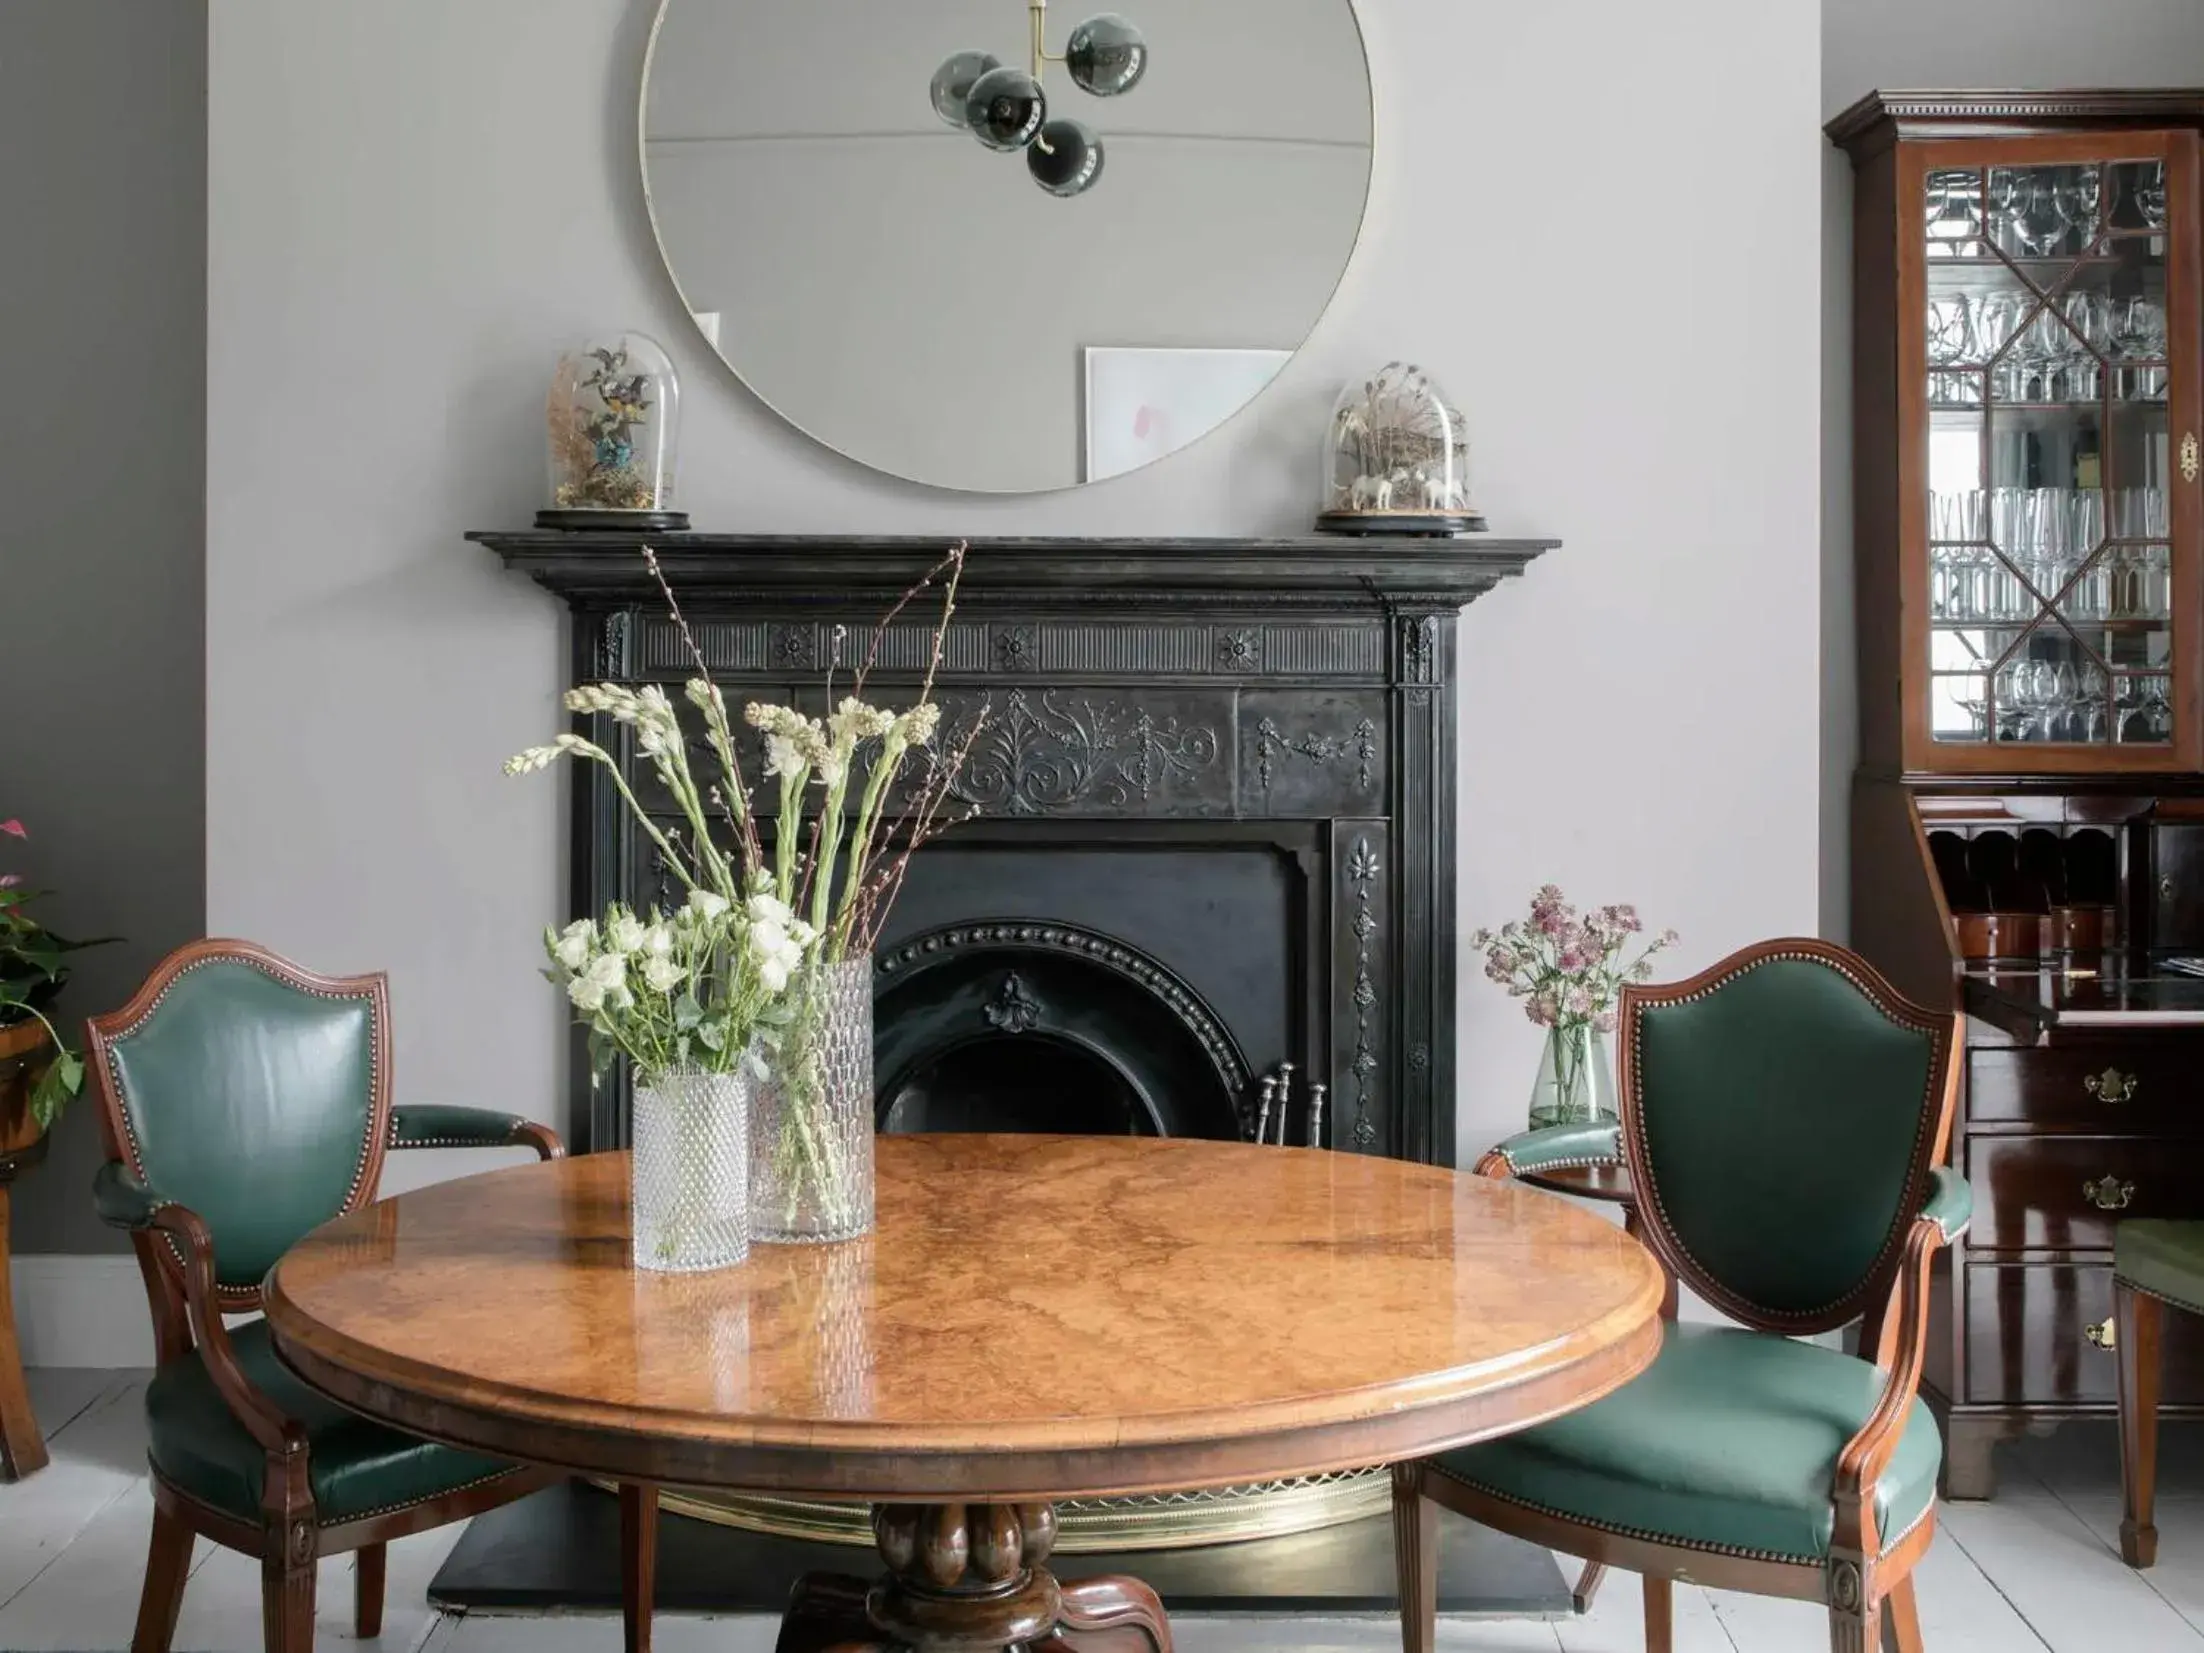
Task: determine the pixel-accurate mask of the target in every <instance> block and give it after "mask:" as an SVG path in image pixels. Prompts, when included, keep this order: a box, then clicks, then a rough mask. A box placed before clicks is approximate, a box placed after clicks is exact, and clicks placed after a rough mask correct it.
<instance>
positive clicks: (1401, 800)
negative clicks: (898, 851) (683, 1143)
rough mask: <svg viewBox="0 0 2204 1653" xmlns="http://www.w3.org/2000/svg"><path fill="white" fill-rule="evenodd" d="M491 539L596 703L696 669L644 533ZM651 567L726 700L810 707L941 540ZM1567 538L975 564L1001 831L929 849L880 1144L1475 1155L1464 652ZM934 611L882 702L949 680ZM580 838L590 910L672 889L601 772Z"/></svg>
mask: <svg viewBox="0 0 2204 1653" xmlns="http://www.w3.org/2000/svg"><path fill="white" fill-rule="evenodd" d="M468 537H469V538H470V539H474V540H477V541H480V542H482V543H483V544H486V545H488V546H489V547H490V548H491V549H493V550H494V551H496V552H497V553H498V554H499V555H500V556H501V557H503V558H504V560H505V562H506V564H507V565H508V566H509V567H512V568H514V569H517V570H520V571H522V572H524V573H526V574H528V575H529V576H530V577H532V578H533V579H535V580H536V581H537V582H538V583H540V584H542V585H543V586H545V587H547V588H548V589H550V590H551V591H553V592H555V593H557V594H558V595H559V596H560V597H561V598H563V599H564V601H565V603H566V605H567V607H568V609H569V610H570V612H571V615H572V629H571V646H570V676H571V678H572V680H573V681H576V682H579V681H582V680H585V679H586V680H599V679H609V680H612V681H618V682H626V683H636V684H640V683H645V682H662V683H669V684H675V683H678V682H680V681H682V680H683V679H685V678H686V677H687V676H689V675H691V672H690V667H689V663H688V660H687V658H686V656H685V653H684V651H683V649H682V647H681V644H680V641H679V639H678V637H677V636H676V634H675V632H674V628H673V627H672V625H671V624H670V623H669V622H668V621H667V619H666V617H665V614H664V605H663V603H662V601H661V599H660V596H659V594H658V591H657V589H656V587H655V586H654V585H653V584H652V582H651V580H650V577H649V574H648V571H647V570H646V569H645V567H644V566H643V562H642V559H641V556H640V555H639V547H640V545H641V543H642V542H641V541H639V540H637V539H634V538H630V537H625V536H622V535H618V534H577V533H542V532H523V533H497V532H484V533H476V534H472V535H470V536H468ZM649 543H650V544H651V545H653V546H654V547H655V548H656V549H657V551H658V554H659V558H660V561H661V564H662V565H663V567H664V569H665V571H666V575H667V578H668V580H669V582H670V583H671V584H672V585H673V587H674V589H675V591H676V593H677V594H678V596H679V597H680V600H681V603H682V606H683V609H684V612H685V613H686V614H687V616H688V618H689V620H690V622H691V625H692V629H693V630H694V632H695V634H696V636H697V639H698V642H699V644H700V646H701V648H702V650H703V652H704V654H705V656H706V658H707V660H708V662H709V665H710V668H711V671H712V674H713V676H714V677H715V679H717V680H718V681H719V682H720V683H721V684H722V685H723V687H724V688H725V689H726V690H727V692H728V694H729V696H730V698H732V699H735V700H737V701H740V700H743V699H751V698H758V697H761V696H765V697H773V698H799V699H808V700H811V701H816V700H817V699H818V698H819V695H820V688H821V682H822V678H823V675H824V672H825V670H826V667H827V666H828V664H829V661H830V657H831V655H832V652H833V650H834V648H835V643H834V636H835V628H836V627H837V626H846V627H847V628H848V641H847V642H846V643H844V644H843V645H842V650H843V652H842V662H841V664H842V670H843V672H845V673H846V671H847V668H848V666H849V664H850V663H851V661H852V660H853V659H854V658H858V657H860V656H859V655H858V653H857V651H858V650H860V649H861V648H862V646H863V641H864V639H865V638H866V637H867V636H868V635H869V634H870V632H871V629H872V627H873V625H874V624H875V622H876V621H877V619H878V618H879V616H880V615H881V614H882V613H883V612H885V611H886V610H887V608H888V607H889V606H890V605H891V604H892V603H893V602H894V601H895V599H896V598H897V597H898V596H900V595H901V594H902V593H903V591H904V590H905V589H906V588H907V587H909V586H910V585H911V584H912V583H913V582H914V581H915V580H916V579H917V578H918V577H919V576H920V575H921V574H923V573H924V572H925V570H926V569H927V568H929V567H931V566H932V565H933V564H934V563H935V562H936V561H937V560H938V559H939V558H940V556H941V555H942V553H943V551H944V550H945V548H946V545H947V541H945V540H943V539H938V538H895V539H859V538H847V537H821V538H783V537H764V536H726V535H710V534H669V535H661V536H653V537H652V538H651V540H650V542H649ZM1553 543H1554V542H1551V541H1529V540H1494V539H1489V538H1484V537H1478V538H1474V539H1466V540H1436V541H1434V540H1414V539H1382V538H1372V539H1361V540H1350V539H1337V538H1324V539H1290V540H1276V539H1273V540H1170V541H1159V540H1084V539H1082V540H1069V539H1063V540H974V541H972V542H971V549H970V556H969V559H968V562H967V565H966V570H965V576H964V582H963V590H962V594H961V598H960V602H959V607H958V612H957V618H956V621H955V623H954V625H953V626H952V628H951V630H950V633H949V636H948V639H947V646H946V655H945V662H944V670H943V673H942V675H941V678H940V682H939V694H940V698H941V700H942V702H943V708H944V712H945V715H946V718H947V720H948V722H949V723H950V725H951V726H952V727H954V726H955V725H956V724H957V723H958V722H959V721H960V720H965V719H969V718H970V717H971V716H972V715H973V714H974V713H975V711H976V710H978V709H979V708H980V707H982V706H983V705H984V706H985V708H986V710H987V724H986V727H985V730H984V732H983V733H982V734H981V736H980V737H979V740H978V743H977V744H976V746H975V747H974V750H973V754H972V758H971V761H970V763H969V765H968V766H967V768H966V771H965V773H964V776H963V778H962V780H961V781H960V782H959V796H960V797H961V798H962V799H963V800H964V801H965V802H966V803H968V804H970V805H972V806H975V807H976V808H977V809H978V811H979V814H978V815H977V817H976V818H975V819H973V820H971V821H970V822H968V823H966V824H964V825H962V826H959V827H957V828H956V829H955V831H954V832H953V833H951V834H950V835H948V836H947V837H944V838H942V839H940V840H937V841H936V842H935V843H933V844H931V845H929V846H928V847H927V848H926V849H925V850H924V851H923V852H922V853H921V854H920V855H919V857H918V858H917V860H916V861H915V862H914V864H913V872H912V877H911V881H910V884H909V887H908V888H907V890H906V893H905V895H904V898H903V900H902V901H901V902H900V903H899V905H898V907H897V910H896V914H895V920H894V924H893V926H892V928H891V929H890V931H889V934H888V936H887V937H886V938H885V941H884V944H883V948H882V951H881V954H880V956H879V958H878V960H877V971H878V976H877V993H876V1001H875V1004H876V1023H877V1048H878V1072H879V1078H880V1098H879V1107H880V1118H881V1124H882V1126H883V1128H888V1129H922V1128H942V1127H944V1126H953V1125H954V1126H964V1127H967V1128H970V1127H975V1126H976V1127H994V1128H1003V1127H1009V1126H1022V1127H1025V1128H1039V1129H1066V1130H1107V1131H1125V1130H1134V1131H1164V1132H1173V1133H1190V1134H1198V1135H1209V1136H1225V1135H1233V1134H1239V1135H1243V1136H1252V1135H1254V1134H1256V1133H1257V1131H1258V1130H1259V1129H1260V1130H1262V1131H1263V1133H1264V1134H1265V1135H1266V1136H1267V1138H1268V1139H1269V1140H1274V1141H1278V1140H1284V1141H1291V1142H1313V1143H1316V1144H1318V1145H1324V1146H1330V1147H1335V1148H1340V1149H1347V1150H1352V1151H1357V1152H1368V1153H1387V1154H1394V1155H1398V1156H1401V1157H1405V1158H1411V1159H1420V1160H1431V1161H1437V1162H1440V1163H1452V1162H1453V1160H1454V1156H1455V1143H1454V987H1455V957H1456V940H1455V924H1454V887H1455V856H1456V851H1457V842H1456V826H1455V769H1456V763H1455V749H1456V748H1455V722H1456V709H1455V692H1454V684H1455V670H1454V663H1455V658H1456V627H1457V621H1458V618H1459V615H1460V611H1461V609H1462V608H1463V607H1464V606H1465V605H1466V604H1467V603H1469V602H1470V601H1471V600H1472V599H1474V598H1475V597H1477V596H1478V595H1479V594H1480V593H1482V592H1484V591H1486V590H1489V589H1490V588H1491V587H1492V586H1493V585H1494V584H1495V583H1496V582H1497V581H1499V580H1500V579H1502V578H1504V577H1508V576H1511V575H1515V574H1519V573H1520V572H1522V570H1523V569H1524V567H1525V566H1526V564H1528V563H1529V561H1530V560H1531V559H1532V558H1533V557H1535V556H1537V555H1538V554H1539V553H1540V552H1542V551H1544V550H1547V549H1549V548H1550V547H1551V545H1552V544H1553ZM924 608H925V605H924V604H923V603H922V604H918V605H914V606H913V609H912V610H910V611H907V613H906V616H905V617H904V618H903V619H902V620H900V621H899V622H898V623H897V624H896V625H895V626H894V627H893V628H892V629H891V631H890V633H889V636H888V639H887V642H886V646H885V647H884V649H883V651H882V655H881V665H880V666H879V667H878V668H877V669H876V672H875V687H876V689H877V690H878V691H879V693H880V694H881V695H882V696H883V697H886V698H893V697H894V696H895V694H896V692H897V690H898V689H902V690H905V691H907V690H908V689H909V688H910V687H911V686H912V685H914V684H915V683H916V682H917V680H918V677H919V674H920V673H921V672H922V670H923V668H924V665H925V659H926V652H927V649H926V645H927V641H928V638H929V635H930V631H931V617H930V616H929V615H928V614H927V613H925V612H923V610H924ZM586 721H587V720H584V722H585V723H586ZM596 732H597V733H599V734H602V733H603V731H596ZM617 755H618V756H619V757H620V759H621V761H622V762H623V764H628V765H632V763H633V754H632V752H628V751H625V750H621V751H619V752H618V753H617ZM630 773H631V775H632V774H633V770H632V768H631V770H630ZM636 778H637V780H638V783H639V784H640V779H641V778H640V777H636ZM645 795H646V796H647V795H648V794H647V793H646V794H645ZM570 832H571V852H572V859H571V866H572V905H573V909H574V911H575V912H576V913H577V914H579V913H582V912H588V911H594V910H596V909H598V908H599V907H601V906H602V904H603V903H604V902H605V901H607V900H609V899H613V898H615V897H625V898H627V899H630V900H649V899H651V898H652V897H653V894H654V891H655V889H656V886H657V880H658V874H657V873H656V871H655V869H654V868H653V867H652V866H651V865H650V862H649V856H648V846H647V844H639V842H638V835H637V834H634V833H633V832H632V831H631V830H630V828H629V825H628V822H627V819H626V817H625V815H624V813H623V812H622V811H621V809H620V808H619V807H618V801H617V799H616V797H615V796H614V795H613V792H612V788H611V786H610V783H609V781H608V780H607V779H606V778H605V777H604V776H603V775H602V773H601V771H599V770H597V769H595V768H590V769H588V770H586V771H582V772H578V773H577V774H576V775H575V777H574V792H573V801H572V810H571V822H570ZM573 1072H574V1075H575V1077H574V1080H573V1090H572V1096H571V1112H570V1118H569V1120H568V1131H569V1135H570V1138H571V1139H572V1140H574V1141H575V1142H576V1144H577V1146H580V1147H609V1146H616V1145H618V1144H620V1143H623V1142H624V1141H625V1140H626V1137H627V1129H626V1110H625V1099H624V1096H623V1094H621V1093H620V1092H618V1091H616V1090H614V1089H611V1088H609V1087H608V1088H607V1089H605V1090H602V1091H599V1092H596V1093H594V1094H593V1093H592V1091H591V1089H590V1087H589V1084H588V1078H587V1068H586V1064H585V1063H582V1062H580V1061H577V1062H575V1063H574V1064H573Z"/></svg>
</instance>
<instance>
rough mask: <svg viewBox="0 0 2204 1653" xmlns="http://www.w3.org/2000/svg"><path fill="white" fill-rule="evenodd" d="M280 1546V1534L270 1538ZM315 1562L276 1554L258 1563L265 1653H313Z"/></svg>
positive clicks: (309, 1557) (264, 1557)
mask: <svg viewBox="0 0 2204 1653" xmlns="http://www.w3.org/2000/svg"><path fill="white" fill-rule="evenodd" d="M270 1539H271V1541H272V1542H277V1543H280V1542H281V1535H280V1533H275V1534H271V1535H270ZM314 1572H315V1558H314V1557H313V1555H312V1554H308V1555H307V1557H306V1558H305V1560H304V1561H303V1562H296V1561H293V1560H292V1559H291V1558H290V1557H288V1556H285V1555H281V1554H277V1555H265V1556H262V1557H261V1559H260V1622H261V1629H262V1634H263V1636H264V1638H265V1640H266V1647H267V1653H314Z"/></svg>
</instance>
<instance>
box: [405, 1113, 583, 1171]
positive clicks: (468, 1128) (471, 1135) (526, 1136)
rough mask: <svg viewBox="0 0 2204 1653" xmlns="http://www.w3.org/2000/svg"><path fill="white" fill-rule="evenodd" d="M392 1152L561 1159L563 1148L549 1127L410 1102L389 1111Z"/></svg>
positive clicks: (500, 1115)
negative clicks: (481, 1152) (529, 1152)
mask: <svg viewBox="0 0 2204 1653" xmlns="http://www.w3.org/2000/svg"><path fill="white" fill-rule="evenodd" d="M390 1145H391V1146H392V1147H393V1148H518V1147H523V1146H525V1147H530V1148H533V1149H535V1151H536V1157H537V1158H538V1159H564V1158H565V1157H566V1144H565V1143H563V1142H561V1141H560V1140H559V1133H558V1132H556V1131H554V1130H553V1129H551V1127H550V1126H548V1125H538V1124H537V1123H536V1122H535V1121H534V1120H532V1119H523V1118H522V1117H521V1116H520V1115H519V1114H517V1113H500V1112H498V1110H497V1109H495V1108H468V1107H461V1106H458V1105H456V1104H453V1103H449V1102H410V1103H408V1104H406V1105H405V1106H404V1107H402V1108H393V1109H391V1111H390Z"/></svg>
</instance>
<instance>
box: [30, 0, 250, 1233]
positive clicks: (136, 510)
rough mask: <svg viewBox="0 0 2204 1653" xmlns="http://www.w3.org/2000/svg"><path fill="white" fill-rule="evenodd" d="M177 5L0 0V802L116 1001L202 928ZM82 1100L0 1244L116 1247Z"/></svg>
mask: <svg viewBox="0 0 2204 1653" xmlns="http://www.w3.org/2000/svg"><path fill="white" fill-rule="evenodd" d="M206 37H207V8H206V6H205V4H204V3H203V0H162V3H161V4H158V5H148V4H145V3H143V0H8V3H7V4H6V5H5V6H0V156H6V157H7V164H6V165H5V166H4V167H0V225H5V226H6V229H5V231H4V242H5V251H4V253H0V317H4V318H5V324H6V332H7V346H6V350H7V360H8V372H7V386H8V388H7V392H6V394H5V395H0V500H4V501H5V502H6V504H5V510H4V512H0V612H4V613H5V615H6V621H5V632H6V642H5V644H4V646H0V816H6V815H20V816H21V817H22V818H23V820H24V823H25V824H26V825H27V826H28V827H29V828H30V829H31V830H32V832H33V833H34V834H35V836H34V838H33V839H32V841H31V843H30V844H29V845H27V846H25V847H24V848H23V849H22V850H21V851H20V852H19V851H18V850H17V847H16V846H15V845H14V844H13V843H12V842H9V843H8V844H7V847H6V849H5V850H0V868H7V867H19V868H20V869H21V870H23V871H24V872H26V873H28V874H29V876H30V878H31V880H32V882H34V883H36V884H42V885H50V886H52V887H53V888H54V889H55V890H56V891H57V892H58V893H57V894H56V895H55V896H54V898H53V899H52V900H51V901H50V902H47V903H45V904H44V905H43V907H42V910H43V911H44V912H45V914H46V915H47V917H48V918H49V919H50V920H51V922H52V923H53V924H54V925H55V926H56V927H57V928H60V929H62V930H64V931H65V932H68V931H73V932H76V933H78V934H101V933H114V934H120V935H123V936H125V937H127V938H128V939H127V940H126V941H125V942H124V943H123V944H122V945H120V946H116V947H109V948H103V949H101V950H99V951H98V952H93V953H87V954H85V955H84V957H83V962H82V963H81V964H80V965H79V967H78V970H77V977H76V980H75V982H74V983H73V984H72V985H71V987H70V989H69V991H68V993H67V995H66V996H65V997H64V999H63V1000H62V1005H61V1008H62V1010H63V1011H64V1012H65V1013H66V1015H67V1017H68V1018H69V1019H70V1020H72V1021H74V1022H77V1023H78V1024H80V1025H81V1021H82V1018H83V1017H84V1016H86V1015H88V1014H93V1013H96V1012H99V1011H103V1010H109V1009H113V1008H114V1007H115V1006H117V1005H119V1004H121V1003H122V1001H123V1000H124V999H125V998H127V997H128V996H129V995H130V993H131V992H132V991H133V990H134V989H135V988H136V986H137V984H138V981H139V980H140V979H141V978H142V977H143V975H144V974H145V972H146V971H147V969H149V968H150V967H151V965H152V964H153V962H154V961H155V960H156V959H158V958H159V957H160V956H161V955H162V954H163V953H165V952H166V951H168V949H170V948H171V947H173V946H175V945H176V944H177V943H179V942H182V941H186V940H189V939H190V938H192V937H193V936H196V935H198V934H199V933H200V932H201V929H202V928H203V923H204V914H205V904H204V899H203V883H202V872H203V861H204V854H203V852H204V846H205V818H206V817H205V747H204V739H205V730H204V721H203V717H202V711H203V706H204V697H203V687H202V685H203V673H204V660H203V655H202V619H203V612H204V609H203V599H204V579H203V576H204V568H203V562H202V549H203V545H204V519H203V511H204V492H203V480H204V461H205V429H206V421H205V391H206V376H205V362H206V280H205V265H206V141H205V134H206V68H207V61H206ZM97 1142H98V1133H97V1130H96V1128H95V1126H94V1123H93V1118H92V1109H91V1107H90V1106H88V1105H85V1104H81V1103H80V1104H79V1105H78V1107H77V1108H76V1109H75V1110H73V1111H72V1112H71V1113H70V1114H69V1115H68V1116H66V1117H65V1118H64V1119H63V1121H62V1123H61V1124H60V1126H59V1127H58V1128H57V1132H56V1137H55V1145H54V1151H53V1153H52V1156H51V1158H50V1159H49V1160H48V1162H47V1164H46V1165H45V1166H44V1167H43V1168H42V1169H41V1170H39V1171H37V1172H35V1173H33V1174H32V1175H30V1176H29V1177H27V1178H25V1179H24V1180H23V1181H22V1182H21V1183H19V1184H18V1185H17V1186H16V1188H15V1190H14V1195H13V1200H14V1207H15V1230H14V1242H15V1248H16V1249H17V1250H18V1251H20V1252H41V1251H96V1250H119V1249H122V1241H121V1237H120V1236H118V1235H114V1234H112V1233H110V1232H109V1231H108V1230H106V1229H104V1228H102V1227H101V1226H100V1225H99V1223H98V1222H97V1221H96V1220H95V1219H94V1218H93V1216H92V1211H91V1200H90V1196H89V1187H90V1182H91V1175H92V1168H93V1166H94V1165H95V1164H96V1163H97V1159H98V1152H97Z"/></svg>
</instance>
